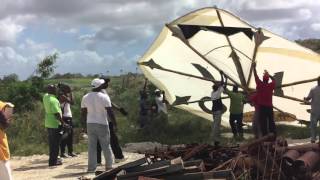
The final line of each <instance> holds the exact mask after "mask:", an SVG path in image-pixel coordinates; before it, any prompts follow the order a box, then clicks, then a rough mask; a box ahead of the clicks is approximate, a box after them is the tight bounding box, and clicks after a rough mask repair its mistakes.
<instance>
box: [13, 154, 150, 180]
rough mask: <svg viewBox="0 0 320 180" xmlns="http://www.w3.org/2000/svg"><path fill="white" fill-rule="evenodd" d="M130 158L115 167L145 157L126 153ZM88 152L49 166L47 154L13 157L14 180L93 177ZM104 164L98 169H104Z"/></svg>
mask: <svg viewBox="0 0 320 180" xmlns="http://www.w3.org/2000/svg"><path fill="white" fill-rule="evenodd" d="M124 155H125V157H126V158H128V159H127V160H126V161H125V162H121V163H117V164H114V167H116V166H119V165H122V164H124V163H128V162H130V161H134V160H137V159H139V158H142V157H144V155H142V154H137V153H124ZM87 161H88V156H87V153H81V154H79V155H78V157H73V158H65V159H63V165H61V166H56V167H48V156H47V155H34V156H27V157H12V159H11V161H10V163H11V169H12V174H13V178H14V180H31V179H32V180H34V179H39V180H47V179H78V178H79V177H81V176H84V177H88V178H92V177H94V174H93V173H86V171H87ZM103 169H104V165H102V166H99V167H98V168H97V170H101V171H103Z"/></svg>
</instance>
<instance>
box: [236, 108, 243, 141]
mask: <svg viewBox="0 0 320 180" xmlns="http://www.w3.org/2000/svg"><path fill="white" fill-rule="evenodd" d="M242 119H243V114H242V113H241V114H237V132H238V134H239V136H240V137H243V127H242Z"/></svg>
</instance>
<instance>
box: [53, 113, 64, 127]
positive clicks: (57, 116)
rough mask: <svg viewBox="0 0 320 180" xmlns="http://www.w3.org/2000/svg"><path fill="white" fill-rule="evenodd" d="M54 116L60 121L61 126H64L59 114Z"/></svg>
mask: <svg viewBox="0 0 320 180" xmlns="http://www.w3.org/2000/svg"><path fill="white" fill-rule="evenodd" d="M54 116H55V117H56V118H57V119H58V120H59V121H60V123H61V125H64V121H63V120H62V117H61V114H60V113H55V114H54Z"/></svg>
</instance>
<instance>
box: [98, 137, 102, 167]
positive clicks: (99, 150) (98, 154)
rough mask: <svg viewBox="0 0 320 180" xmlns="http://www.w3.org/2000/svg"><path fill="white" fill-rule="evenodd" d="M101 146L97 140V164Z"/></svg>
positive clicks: (99, 158)
mask: <svg viewBox="0 0 320 180" xmlns="http://www.w3.org/2000/svg"><path fill="white" fill-rule="evenodd" d="M101 162H102V161H101V146H100V142H99V140H98V142H97V163H98V164H101Z"/></svg>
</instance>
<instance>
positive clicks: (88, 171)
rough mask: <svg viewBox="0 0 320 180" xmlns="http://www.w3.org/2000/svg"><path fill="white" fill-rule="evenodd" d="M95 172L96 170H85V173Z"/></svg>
mask: <svg viewBox="0 0 320 180" xmlns="http://www.w3.org/2000/svg"><path fill="white" fill-rule="evenodd" d="M95 172H96V170H89V169H88V170H87V173H95Z"/></svg>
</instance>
